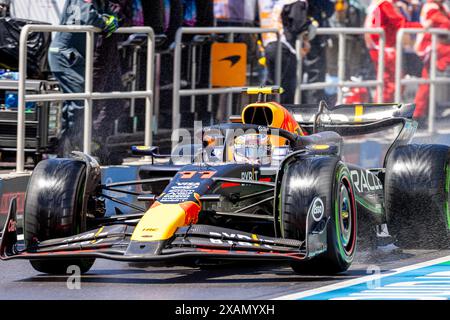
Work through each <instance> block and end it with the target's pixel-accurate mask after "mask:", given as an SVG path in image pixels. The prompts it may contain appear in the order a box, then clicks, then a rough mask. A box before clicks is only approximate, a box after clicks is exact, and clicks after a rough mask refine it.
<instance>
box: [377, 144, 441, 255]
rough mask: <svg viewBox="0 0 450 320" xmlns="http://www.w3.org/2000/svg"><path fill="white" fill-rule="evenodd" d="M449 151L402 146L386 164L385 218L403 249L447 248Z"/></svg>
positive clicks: (422, 146)
mask: <svg viewBox="0 0 450 320" xmlns="http://www.w3.org/2000/svg"><path fill="white" fill-rule="evenodd" d="M449 166H450V148H449V147H448V146H444V145H406V146H401V147H398V148H396V149H395V150H393V152H392V154H391V155H390V156H389V158H388V161H387V164H386V180H385V181H386V182H385V194H386V219H387V225H388V230H389V233H390V234H391V235H392V236H393V237H394V238H395V244H396V245H397V246H399V247H401V248H405V249H445V248H447V249H448V248H450V237H449V234H450V232H449V229H450V212H449V189H450V188H449V187H450V169H449Z"/></svg>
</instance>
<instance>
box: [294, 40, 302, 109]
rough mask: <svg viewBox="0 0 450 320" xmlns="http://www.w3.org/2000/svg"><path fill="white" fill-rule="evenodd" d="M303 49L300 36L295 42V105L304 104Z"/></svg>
mask: <svg viewBox="0 0 450 320" xmlns="http://www.w3.org/2000/svg"><path fill="white" fill-rule="evenodd" d="M302 48H303V38H302V36H299V37H298V39H297V41H295V52H296V54H297V85H296V86H295V98H294V103H295V104H300V103H302V91H301V87H300V86H301V85H302V81H303V78H302V77H303V57H302Z"/></svg>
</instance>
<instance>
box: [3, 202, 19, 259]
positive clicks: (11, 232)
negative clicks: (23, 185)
mask: <svg viewBox="0 0 450 320" xmlns="http://www.w3.org/2000/svg"><path fill="white" fill-rule="evenodd" d="M16 245H17V198H16V197H14V198H13V199H11V202H10V203H9V210H8V217H7V219H6V222H5V225H4V227H3V233H2V238H1V241H0V259H2V260H5V259H7V258H8V257H10V256H14V255H16V254H17V248H16Z"/></svg>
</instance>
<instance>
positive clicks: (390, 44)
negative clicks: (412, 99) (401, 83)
mask: <svg viewBox="0 0 450 320" xmlns="http://www.w3.org/2000/svg"><path fill="white" fill-rule="evenodd" d="M365 27H366V28H383V30H384V32H385V35H386V47H385V51H384V54H385V59H384V65H385V70H384V74H383V79H384V90H383V102H394V96H395V61H396V51H395V45H396V40H397V39H396V38H397V31H398V30H399V29H400V28H421V24H420V23H417V22H408V21H407V20H406V19H405V17H404V16H403V15H402V14H401V13H400V12H399V11H398V9H397V7H396V6H395V4H394V1H393V0H372V3H371V5H370V6H369V8H368V11H367V17H366V22H365ZM365 41H366V46H367V48H368V49H369V53H370V57H371V59H372V62H373V63H374V65H375V69H376V70H378V54H379V51H380V46H379V42H380V36H379V35H377V34H372V35H366V36H365Z"/></svg>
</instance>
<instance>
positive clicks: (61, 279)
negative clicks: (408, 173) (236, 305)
mask: <svg viewBox="0 0 450 320" xmlns="http://www.w3.org/2000/svg"><path fill="white" fill-rule="evenodd" d="M448 255H450V250H446V251H417V250H409V251H401V250H399V249H396V248H395V247H393V246H387V247H383V248H380V249H377V250H375V251H370V252H367V251H365V252H360V253H359V254H358V255H357V257H356V261H355V263H354V264H353V266H352V267H351V269H350V270H349V271H348V272H346V273H344V274H342V275H338V276H331V277H323V276H307V275H296V274H294V273H293V272H292V270H291V269H290V267H289V266H286V265H277V264H271V265H261V264H260V263H259V264H258V263H257V264H245V265H242V264H241V265H235V266H222V267H218V268H215V269H209V270H200V269H194V268H185V267H171V268H164V267H148V266H142V265H141V266H139V267H138V266H130V265H129V264H127V263H119V262H111V261H105V260H97V262H96V263H95V265H94V267H93V268H92V269H91V271H90V272H89V273H88V274H86V275H83V276H82V277H81V283H80V285H81V289H79V290H70V289H68V287H67V280H68V277H67V276H47V275H43V274H39V273H38V272H36V271H34V270H33V269H32V268H31V266H30V265H29V262H28V261H10V262H0V299H44V300H46V299H63V300H65V299H83V300H97V299H100V300H103V299H106V300H114V299H164V300H191V299H192V300H197V299H199V300H203V299H213V300H225V299H238V300H242V299H272V298H277V297H281V296H285V295H287V294H291V293H298V292H302V291H307V290H311V289H315V288H320V287H323V286H326V285H330V284H335V283H339V282H343V281H346V280H349V279H355V278H358V277H363V276H367V275H368V273H367V270H368V268H372V269H373V268H374V267H379V268H380V269H381V272H388V271H389V270H392V269H395V268H400V267H404V266H408V265H412V264H416V263H420V262H425V261H428V260H433V259H436V258H440V257H445V256H448Z"/></svg>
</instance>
